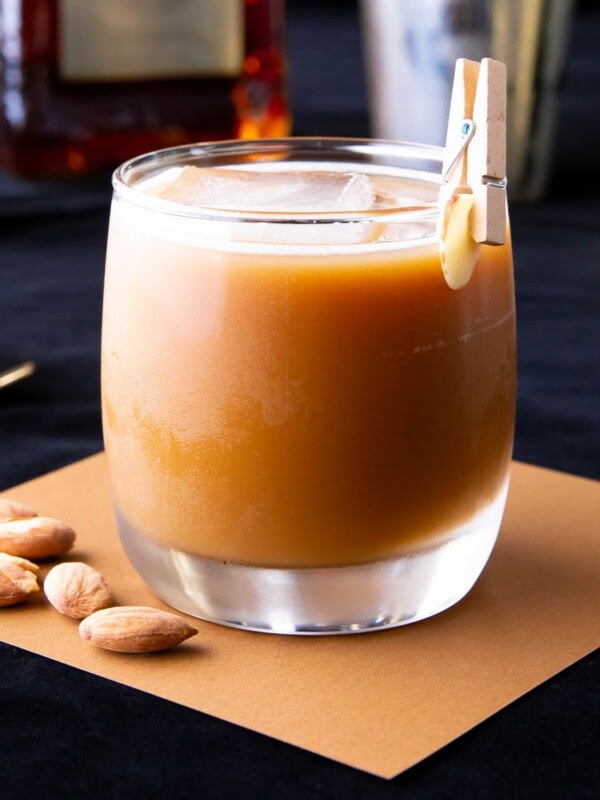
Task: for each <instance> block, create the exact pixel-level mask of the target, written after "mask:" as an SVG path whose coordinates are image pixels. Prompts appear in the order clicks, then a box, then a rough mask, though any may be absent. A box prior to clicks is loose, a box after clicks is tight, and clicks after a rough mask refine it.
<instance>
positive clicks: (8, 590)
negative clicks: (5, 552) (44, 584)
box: [0, 559, 39, 607]
mask: <svg viewBox="0 0 600 800" xmlns="http://www.w3.org/2000/svg"><path fill="white" fill-rule="evenodd" d="M38 591H39V586H38V582H37V578H36V576H35V574H34V573H33V572H32V571H30V570H28V569H23V567H21V566H18V564H14V563H11V562H10V561H5V560H4V559H3V560H2V561H0V607H2V606H15V605H17V603H21V602H23V600H26V599H27V598H28V597H29V595H30V594H32V593H34V592H38Z"/></svg>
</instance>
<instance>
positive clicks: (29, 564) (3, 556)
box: [0, 553, 39, 573]
mask: <svg viewBox="0 0 600 800" xmlns="http://www.w3.org/2000/svg"><path fill="white" fill-rule="evenodd" d="M2 564H13V566H15V567H21V569H26V570H27V571H28V572H33V573H36V572H38V571H39V567H38V565H37V564H34V563H33V561H28V560H27V559H26V558H19V556H11V555H9V554H8V553H0V567H1V566H2Z"/></svg>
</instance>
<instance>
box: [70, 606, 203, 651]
mask: <svg viewBox="0 0 600 800" xmlns="http://www.w3.org/2000/svg"><path fill="white" fill-rule="evenodd" d="M197 633H198V630H197V629H196V628H194V627H193V626H192V625H190V624H189V622H187V621H186V620H185V619H183V618H182V617H179V616H177V614H170V613H169V612H168V611H161V610H160V609H158V608H149V607H147V606H115V607H113V608H105V609H103V610H102V611H96V612H95V613H94V614H92V615H91V616H89V617H87V619H84V620H83V622H82V623H81V624H80V625H79V635H80V636H81V638H82V639H85V640H86V641H88V642H92V644H95V645H96V646H97V647H102V648H104V649H105V650H114V651H115V652H117V653H154V652H156V651H157V650H167V649H168V648H169V647H174V646H175V645H177V644H180V643H181V642H183V641H185V639H189V638H190V636H195V635H196V634H197Z"/></svg>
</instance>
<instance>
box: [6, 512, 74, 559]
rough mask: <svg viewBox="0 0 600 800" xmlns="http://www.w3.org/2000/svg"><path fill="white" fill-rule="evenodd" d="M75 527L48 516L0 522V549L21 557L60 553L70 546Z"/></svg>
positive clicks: (44, 556) (43, 556)
mask: <svg viewBox="0 0 600 800" xmlns="http://www.w3.org/2000/svg"><path fill="white" fill-rule="evenodd" d="M74 542H75V531H74V530H73V528H71V527H69V525H67V524H65V523H64V522H61V521H60V520H58V519H52V518H51V517H31V518H30V519H11V520H8V521H6V522H0V550H2V551H3V552H5V553H8V554H9V555H12V556H21V558H50V557H52V556H60V555H62V554H63V553H66V552H67V550H70V549H71V548H72V547H73V543H74Z"/></svg>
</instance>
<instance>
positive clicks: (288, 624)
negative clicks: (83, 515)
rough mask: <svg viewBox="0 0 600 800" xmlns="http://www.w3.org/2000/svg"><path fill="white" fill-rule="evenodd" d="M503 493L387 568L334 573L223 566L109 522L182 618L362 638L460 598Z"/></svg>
mask: <svg viewBox="0 0 600 800" xmlns="http://www.w3.org/2000/svg"><path fill="white" fill-rule="evenodd" d="M507 489H508V484H507V485H506V486H504V487H503V489H502V490H501V491H500V492H499V493H498V495H497V497H496V498H495V499H494V501H493V502H492V503H490V504H489V505H488V506H487V507H486V508H485V509H483V510H482V511H480V512H478V513H477V514H476V515H474V516H473V517H472V518H471V519H470V520H469V521H468V522H467V523H465V524H463V525H461V526H460V527H458V528H456V529H454V530H453V531H451V532H450V533H448V534H446V535H445V536H444V537H443V538H439V539H437V540H436V541H433V542H430V543H428V544H427V545H426V546H421V547H420V548H415V549H413V550H410V551H406V552H403V553H402V554H400V555H397V556H395V557H394V558H389V559H386V560H385V561H377V562H371V563H365V564H358V565H353V566H342V567H313V568H296V569H279V568H273V567H257V566H246V565H243V564H232V563H223V562H222V561H217V560H213V559H207V558H202V557H199V556H196V555H191V554H189V553H184V552H181V551H178V550H175V549H174V548H171V547H165V546H164V545H161V544H158V543H156V542H155V541H152V540H151V539H149V538H148V537H146V536H144V535H143V533H142V532H140V531H138V530H136V528H135V527H134V526H133V525H132V524H131V523H130V522H129V521H128V520H127V519H126V518H125V517H124V516H123V515H122V514H120V513H119V511H118V510H117V521H118V526H119V532H120V535H121V541H122V544H123V548H124V550H125V552H126V554H127V556H128V558H129V560H130V561H131V563H132V564H133V566H134V567H135V569H136V570H137V571H138V573H139V574H140V575H141V576H142V578H143V579H144V580H145V582H146V583H147V584H148V586H149V587H150V588H151V589H152V591H153V592H154V593H155V594H157V595H158V596H159V597H160V598H161V599H162V600H164V601H165V602H166V603H168V604H169V605H170V606H173V607H174V608H176V609H179V610H180V611H184V612H185V613H187V614H191V615H193V616H196V617H200V618H201V619H204V620H207V621H209V622H217V623H219V624H221V625H229V626H232V627H235V628H243V629H245V630H252V631H262V632H265V633H287V634H304V635H318V634H339V633H361V632H366V631H372V630H380V629H385V628H393V627H396V626H398V625H406V624H408V623H410V622H417V621H418V620H421V619H425V618H427V617H430V616H432V615H434V614H438V613H439V612H440V611H444V610H445V609H447V608H449V607H450V606H452V605H454V604H455V603H457V602H458V601H459V600H461V599H462V598H463V597H464V596H465V595H466V594H467V592H468V591H469V590H470V589H471V587H472V586H473V584H474V583H475V581H476V580H477V578H478V577H479V575H480V574H481V571H482V570H483V568H484V566H485V564H486V562H487V560H488V558H489V556H490V553H491V551H492V548H493V546H494V543H495V541H496V537H497V535H498V530H499V528H500V522H501V519H502V513H503V510H504V503H505V500H506V493H507Z"/></svg>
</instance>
